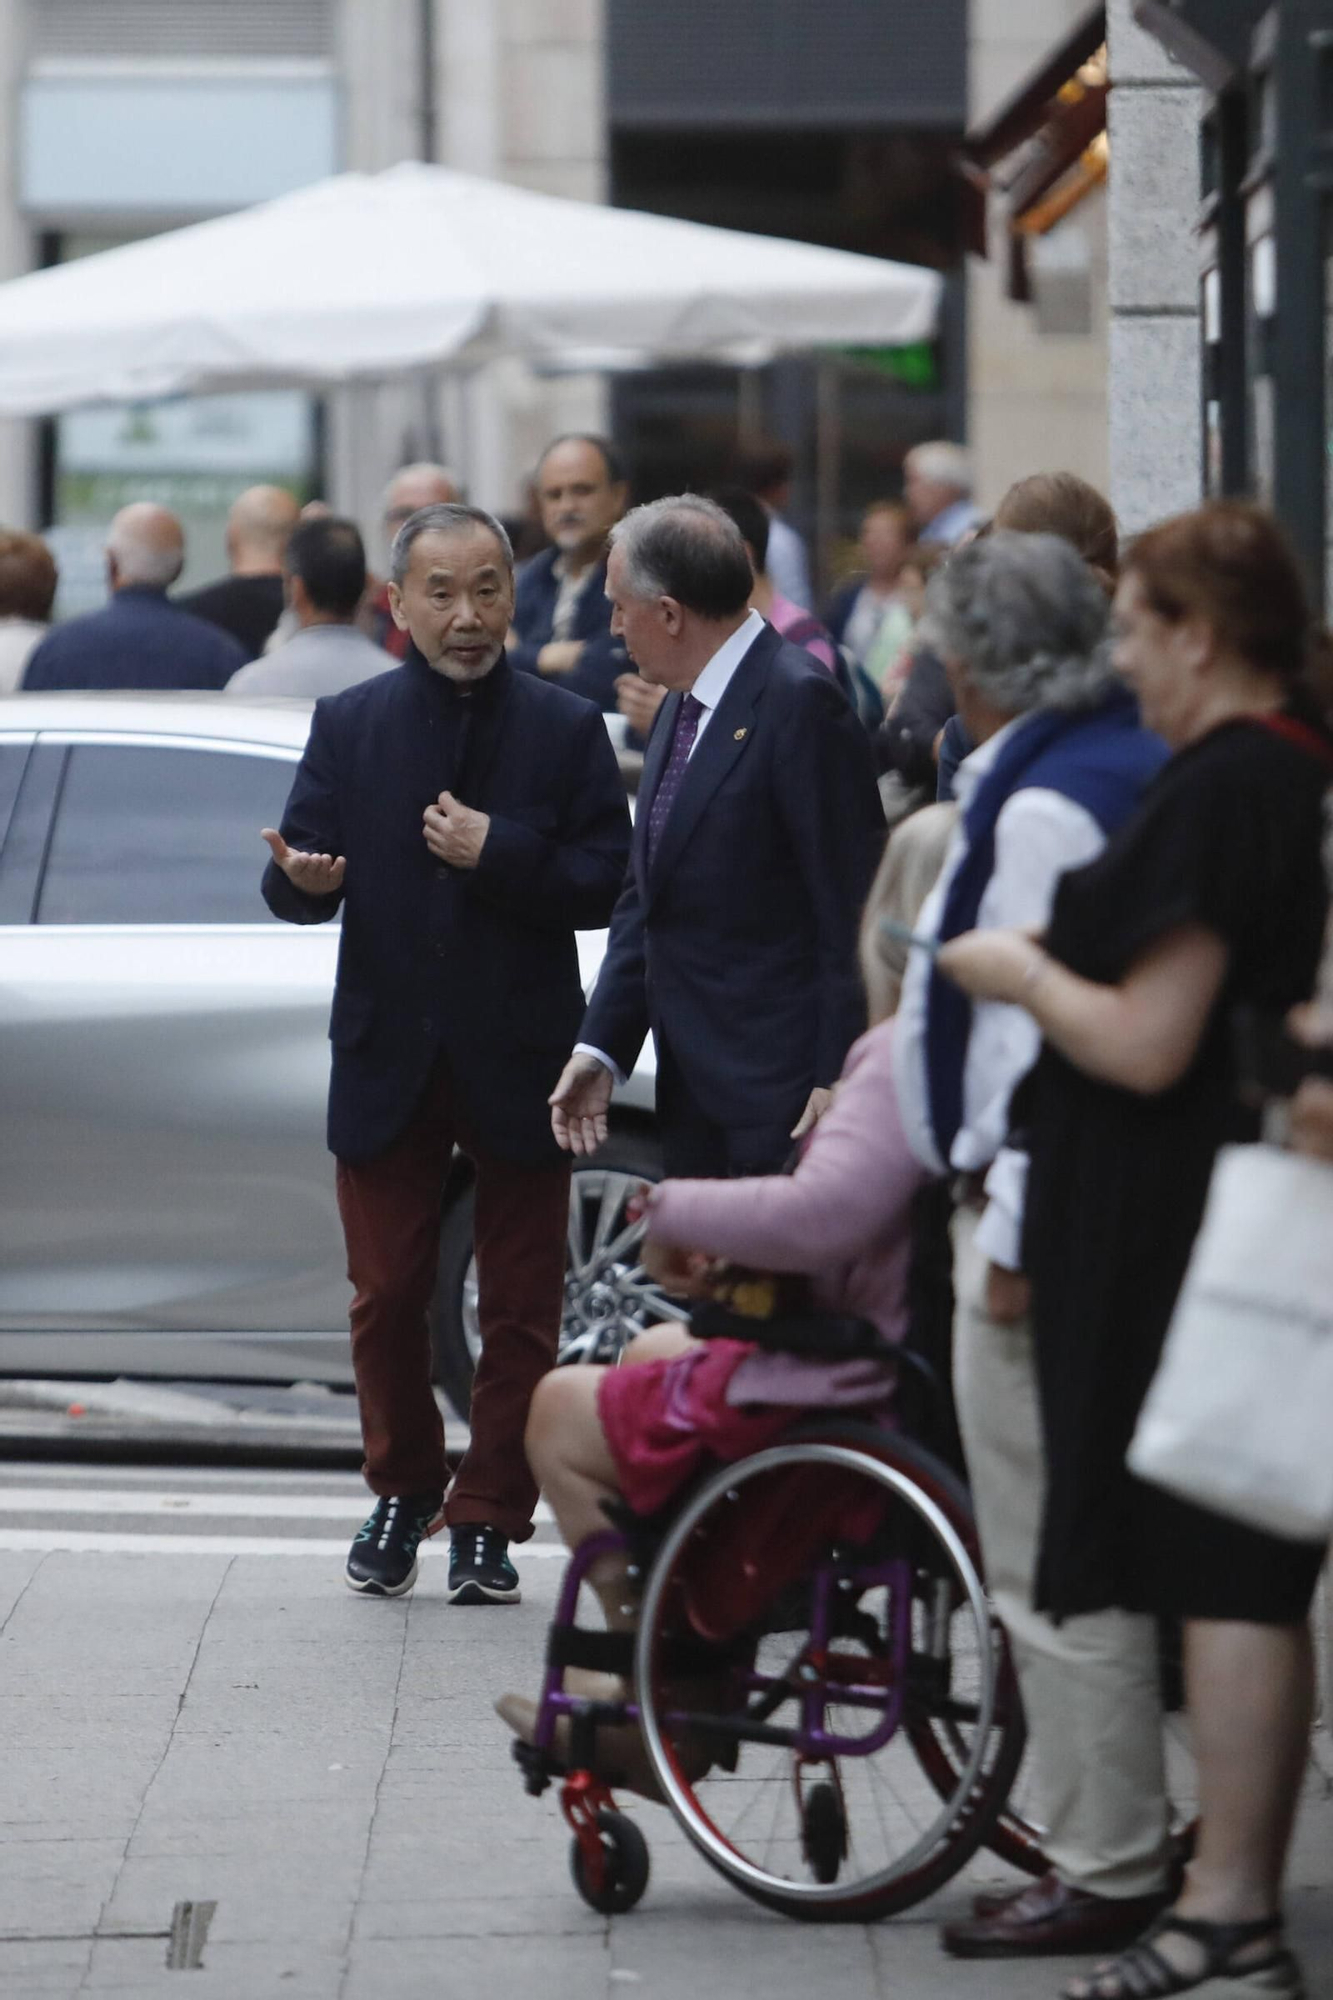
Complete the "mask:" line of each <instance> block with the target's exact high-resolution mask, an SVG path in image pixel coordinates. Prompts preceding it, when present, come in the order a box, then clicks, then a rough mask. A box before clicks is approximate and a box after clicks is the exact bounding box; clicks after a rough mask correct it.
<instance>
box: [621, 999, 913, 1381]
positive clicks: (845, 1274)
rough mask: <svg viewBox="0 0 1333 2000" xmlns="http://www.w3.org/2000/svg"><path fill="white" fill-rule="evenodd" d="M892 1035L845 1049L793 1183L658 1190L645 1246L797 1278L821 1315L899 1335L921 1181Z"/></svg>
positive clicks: (880, 1030)
mask: <svg viewBox="0 0 1333 2000" xmlns="http://www.w3.org/2000/svg"><path fill="white" fill-rule="evenodd" d="M892 1050H893V1023H892V1021H884V1022H882V1023H881V1024H880V1026H879V1027H877V1028H872V1029H871V1030H870V1032H869V1033H868V1034H865V1035H862V1037H861V1039H860V1041H859V1042H857V1043H856V1044H855V1046H854V1047H853V1049H852V1050H851V1053H850V1054H849V1055H848V1057H847V1061H846V1063H845V1065H844V1067H843V1072H842V1081H841V1082H840V1084H839V1086H838V1094H837V1096H836V1098H835V1099H834V1101H833V1103H832V1105H831V1106H830V1107H829V1109H828V1110H827V1111H826V1112H825V1113H824V1116H823V1117H822V1118H821V1119H820V1121H819V1123H818V1125H817V1126H816V1127H815V1129H814V1132H813V1133H812V1135H811V1137H810V1140H809V1142H808V1144H807V1146H806V1149H805V1153H804V1155H803V1157H802V1159H801V1162H800V1165H799V1166H798V1167H797V1169H796V1171H795V1173H794V1174H777V1175H766V1176H763V1177H756V1178H753V1179H750V1180H737V1181H688V1180H680V1181H664V1182H663V1183H662V1185H661V1186H660V1187H659V1188H658V1189H657V1190H656V1191H655V1194H654V1198H653V1201H652V1205H651V1208H650V1210H649V1222H648V1227H649V1232H650V1234H651V1236H652V1237H653V1239H654V1240H655V1241H657V1242H660V1243H662V1244H664V1245H665V1246H667V1247H668V1248H672V1249H686V1250H701V1251H704V1252H706V1253H707V1254H708V1255H709V1256H714V1257H726V1258H729V1259H730V1260H732V1261H733V1262H734V1263H737V1264H742V1265H748V1266H750V1267H752V1268H753V1269H755V1270H760V1271H797V1272H804V1273H806V1274H807V1275H808V1276H809V1277H810V1278H811V1279H812V1280H813V1281H814V1282H813V1286H812V1290H813V1293H814V1299H815V1303H816V1305H818V1306H819V1307H820V1308H821V1309H822V1310H824V1311H828V1312H838V1313H854V1314H856V1315H858V1316H859V1317H860V1318H862V1319H868V1320H870V1321H871V1322H872V1323H873V1324H874V1325H875V1326H876V1327H878V1329H879V1332H880V1335H881V1337H882V1338H883V1339H884V1340H885V1341H887V1342H897V1341H899V1340H901V1339H902V1337H903V1334H904V1333H905V1332H906V1329H907V1273H908V1264H909V1261H910V1257H911V1228H910V1221H911V1203H912V1196H913V1194H914V1193H915V1192H916V1189H917V1188H918V1186H919V1185H920V1183H921V1179H922V1174H921V1169H920V1167H918V1165H917V1164H916V1162H915V1160H914V1159H913V1158H912V1155H911V1153H910V1152H909V1151H908V1148H907V1141H906V1139H905V1138H904V1137H903V1129H902V1124H901V1122H900V1120H899V1117H898V1106H897V1102H896V1100H895V1097H894V1092H893V1063H892Z"/></svg>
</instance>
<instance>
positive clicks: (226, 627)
mask: <svg viewBox="0 0 1333 2000" xmlns="http://www.w3.org/2000/svg"><path fill="white" fill-rule="evenodd" d="M300 512H301V510H300V508H299V507H298V505H297V503H296V500H295V498H294V497H293V495H292V494H290V493H289V492H288V491H287V488H286V487H285V486H247V487H246V489H245V491H244V493H240V494H238V495H237V497H236V498H235V500H233V501H232V503H231V508H230V511H229V512H228V514H227V563H228V574H227V575H226V576H223V577H219V578H218V580H217V582H216V583H206V584H205V585H204V586H203V588H202V589H201V590H190V591H187V592H186V594H185V595H184V597H181V598H178V599H177V603H178V604H179V605H180V607H181V610H182V611H192V612H193V613H194V615H195V617H196V618H206V619H207V620H208V622H209V624H210V625H216V626H217V627H218V629H219V630H220V631H223V632H230V633H231V636H232V638H233V639H235V640H236V641H237V643H238V644H239V645H241V646H243V647H244V648H245V657H246V659H247V660H257V659H258V658H259V655H260V654H261V653H262V652H263V650H264V647H265V645H266V644H267V642H268V640H269V638H270V637H271V636H272V632H273V628H274V626H275V625H276V624H277V622H278V620H279V619H280V618H281V616H282V610H283V602H284V597H283V581H282V576H283V571H282V565H283V557H284V556H285V555H286V552H287V541H288V537H289V536H290V535H291V532H292V530H293V528H295V526H296V524H297V521H298V520H299V519H300Z"/></svg>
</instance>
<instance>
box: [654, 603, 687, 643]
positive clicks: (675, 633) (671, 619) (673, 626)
mask: <svg viewBox="0 0 1333 2000" xmlns="http://www.w3.org/2000/svg"><path fill="white" fill-rule="evenodd" d="M657 604H658V609H659V610H660V611H661V613H662V623H663V624H664V625H665V626H666V628H667V631H668V632H669V633H670V634H671V636H672V638H673V639H678V638H679V637H680V635H681V632H682V631H683V630H684V627H685V607H684V605H682V604H681V603H680V602H679V601H678V600H677V599H676V598H674V597H659V598H658V600H657Z"/></svg>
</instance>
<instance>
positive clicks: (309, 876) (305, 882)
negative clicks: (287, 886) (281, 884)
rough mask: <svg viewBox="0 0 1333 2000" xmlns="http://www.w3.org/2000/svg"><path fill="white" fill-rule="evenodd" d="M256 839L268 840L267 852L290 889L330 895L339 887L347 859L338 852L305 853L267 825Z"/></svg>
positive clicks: (345, 870) (345, 869)
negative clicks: (289, 844)
mask: <svg viewBox="0 0 1333 2000" xmlns="http://www.w3.org/2000/svg"><path fill="white" fill-rule="evenodd" d="M260 839H261V840H266V841H267V842H268V846H269V852H270V853H271V854H272V856H273V859H274V860H275V861H276V862H277V864H278V866H279V868H281V870H282V872H283V874H284V875H285V876H286V877H287V880H288V881H289V882H290V883H291V885H292V887H293V888H294V889H300V890H302V891H303V892H304V894H306V895H307V896H331V895H332V894H333V893H334V891H335V890H337V889H341V887H342V883H343V876H344V875H345V874H346V872H347V862H346V860H345V859H344V857H343V856H342V855H341V854H339V855H336V856H335V855H332V854H305V853H303V852H302V851H301V849H300V848H299V847H288V845H287V843H286V841H285V840H284V839H283V837H282V835H281V834H280V833H278V832H277V831H276V830H275V829H274V828H273V827H271V826H266V827H263V828H262V829H261V831H260Z"/></svg>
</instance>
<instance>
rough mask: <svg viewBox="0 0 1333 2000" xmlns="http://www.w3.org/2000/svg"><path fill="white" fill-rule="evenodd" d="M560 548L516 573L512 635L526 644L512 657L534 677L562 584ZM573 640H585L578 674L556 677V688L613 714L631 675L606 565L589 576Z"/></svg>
mask: <svg viewBox="0 0 1333 2000" xmlns="http://www.w3.org/2000/svg"><path fill="white" fill-rule="evenodd" d="M559 554H560V551H559V549H543V550H542V552H541V554H540V555H539V556H533V558H532V560H531V562H525V563H524V565H523V567H522V569H521V570H520V571H519V573H518V583H517V586H516V588H515V591H514V630H515V631H516V632H517V633H518V636H519V638H520V640H521V641H522V644H521V645H519V646H515V647H512V648H511V650H510V654H509V657H510V659H511V660H512V662H513V664H514V665H515V666H516V667H520V668H521V669H522V670H523V672H524V673H529V674H535V673H536V671H537V655H538V653H539V652H540V651H541V649H542V647H543V646H544V645H546V644H547V642H548V641H549V639H550V637H551V624H552V621H553V619H554V617H555V601H556V597H557V596H558V594H559V591H560V580H559V578H558V577H557V576H556V573H555V564H556V558H557V557H558V555H559ZM569 636H570V638H571V639H581V640H582V641H583V656H582V658H581V659H580V661H579V663H578V665H577V666H576V667H575V669H574V671H573V672H572V673H569V674H559V675H555V676H553V678H554V680H555V682H556V685H557V686H558V687H563V688H568V689H569V691H570V693H571V694H581V695H586V696H587V698H588V700H589V701H595V702H596V703H597V706H598V707H599V708H604V709H614V707H615V705H616V676H617V674H627V673H631V672H632V671H633V669H632V668H631V666H630V661H629V655H628V653H627V652H626V651H625V647H624V642H623V641H622V640H620V639H613V638H612V637H611V606H610V603H609V601H608V599H607V595H606V564H605V563H604V562H600V563H598V564H597V565H596V566H595V567H594V568H593V569H591V570H590V571H589V572H588V575H587V576H586V577H585V579H584V583H583V588H582V590H581V591H580V592H579V599H578V605H577V607H576V609H575V612H574V629H573V630H572V632H571V633H570V635H569Z"/></svg>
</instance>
